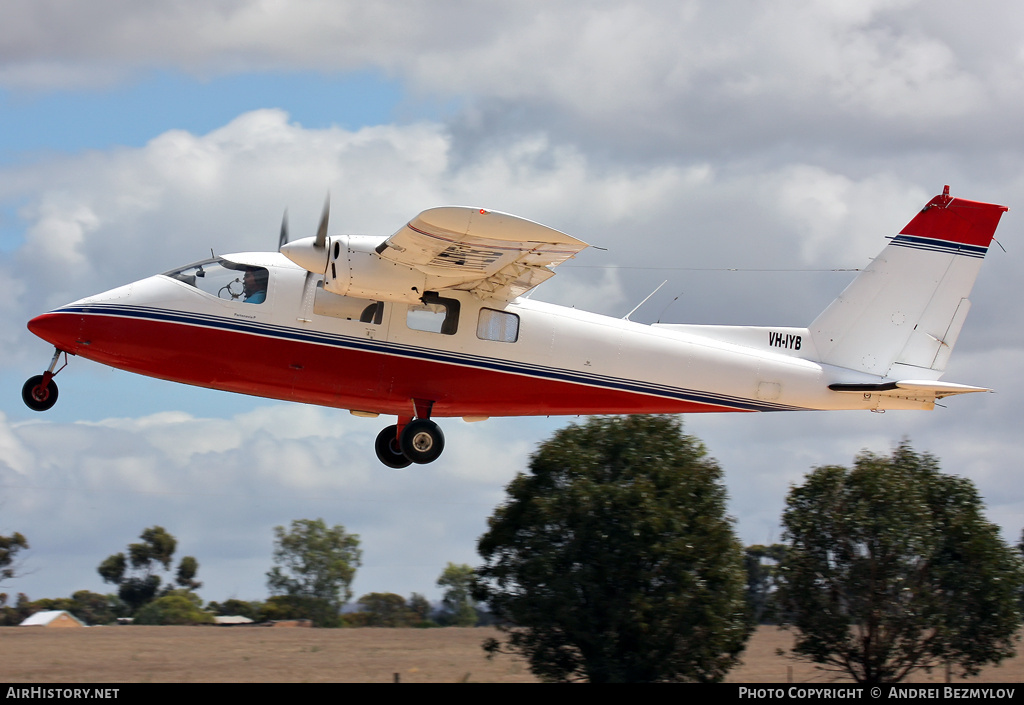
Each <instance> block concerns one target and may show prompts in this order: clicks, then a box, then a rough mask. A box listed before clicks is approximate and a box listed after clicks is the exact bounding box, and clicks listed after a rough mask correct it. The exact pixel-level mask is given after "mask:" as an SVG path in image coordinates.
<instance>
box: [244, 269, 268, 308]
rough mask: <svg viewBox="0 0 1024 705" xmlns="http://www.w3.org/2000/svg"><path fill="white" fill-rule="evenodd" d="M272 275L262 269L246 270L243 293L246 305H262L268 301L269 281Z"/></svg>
mask: <svg viewBox="0 0 1024 705" xmlns="http://www.w3.org/2000/svg"><path fill="white" fill-rule="evenodd" d="M269 276H270V274H269V272H267V270H265V269H263V268H262V267H258V268H253V269H247V270H245V276H243V277H242V287H243V290H242V293H243V294H245V303H247V304H261V303H263V302H264V301H266V300H267V280H268V278H269Z"/></svg>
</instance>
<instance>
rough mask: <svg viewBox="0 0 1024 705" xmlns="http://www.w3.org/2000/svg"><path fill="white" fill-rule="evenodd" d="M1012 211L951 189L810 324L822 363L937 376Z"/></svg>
mask: <svg viewBox="0 0 1024 705" xmlns="http://www.w3.org/2000/svg"><path fill="white" fill-rule="evenodd" d="M1007 210H1008V209H1007V208H1006V207H1005V206H997V205H995V204H992V203H979V202H977V201H967V200H964V199H962V198H953V197H951V196H950V195H949V186H947V187H946V188H945V190H944V191H943V193H942V195H940V196H936V197H935V198H933V199H932V200H931V201H930V202H929V203H928V205H926V206H925V207H924V209H923V210H922V211H921V212H920V213H918V214H917V215H916V216H915V217H914V219H913V220H911V221H910V223H909V224H908V225H907V227H905V228H903V230H902V231H900V234H899V235H897V236H896V237H895V238H894V239H893V240H892V242H890V243H889V245H888V246H887V247H886V248H885V249H884V250H882V253H881V254H880V255H879V256H878V257H876V258H875V259H874V260H873V261H872V262H871V264H870V265H869V266H868V267H867V268H866V269H864V270H863V271H862V272H861V273H860V274H859V275H858V276H857V278H856V279H854V280H853V281H852V282H851V283H850V285H849V286H848V287H847V288H846V290H845V291H843V293H842V294H841V295H840V296H839V298H838V299H836V300H835V301H833V302H832V304H831V305H830V306H829V307H828V308H826V309H825V311H824V312H822V314H821V315H820V316H818V317H817V318H816V319H815V320H814V322H813V323H812V324H811V325H810V332H811V336H812V337H813V339H814V343H815V346H816V347H817V350H818V353H819V355H820V358H821V359H820V361H821V362H824V363H827V364H830V365H836V366H838V367H846V368H849V369H853V370H859V371H862V372H867V373H869V374H876V375H879V376H882V377H886V376H894V377H909V378H916V379H937V378H938V377H939V376H940V374H941V373H942V371H943V370H944V369H945V367H946V362H947V360H948V359H949V354H950V352H951V351H952V349H953V345H954V344H955V343H956V339H957V336H958V335H959V334H960V329H961V327H962V326H963V323H964V319H965V318H966V317H967V311H968V309H969V308H970V301H969V300H968V299H967V297H968V296H969V295H970V293H971V288H972V287H973V286H974V280H975V279H976V278H977V275H978V270H979V268H980V267H981V261H982V259H983V258H984V257H985V253H986V252H987V251H988V247H989V244H990V243H991V242H992V238H993V236H994V235H995V230H996V226H997V225H998V224H999V218H1000V217H1001V216H1002V214H1003V213H1004V212H1005V211H1007Z"/></svg>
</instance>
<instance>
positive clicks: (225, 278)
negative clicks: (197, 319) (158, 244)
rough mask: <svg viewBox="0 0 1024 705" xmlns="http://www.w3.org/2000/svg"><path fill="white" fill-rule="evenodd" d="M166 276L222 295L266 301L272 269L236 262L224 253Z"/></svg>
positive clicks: (257, 301)
mask: <svg viewBox="0 0 1024 705" xmlns="http://www.w3.org/2000/svg"><path fill="white" fill-rule="evenodd" d="M165 276H168V277H171V278H172V279H177V280H178V281H180V282H185V283H186V284H188V285H189V286H194V287H195V288H197V289H199V290H200V291H205V292H206V293H207V294H210V295H211V296H216V297H217V298H219V299H224V300H226V301H243V302H245V303H247V304H261V303H263V302H264V301H266V300H267V284H268V282H269V281H270V272H268V271H267V269H266V268H265V267H254V266H252V265H245V264H236V263H234V262H229V261H227V260H226V259H223V258H220V257H218V258H216V259H208V260H204V261H202V262H197V263H195V264H190V265H189V266H187V267H183V268H181V269H175V270H173V271H170V272H165Z"/></svg>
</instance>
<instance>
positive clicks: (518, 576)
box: [474, 416, 750, 682]
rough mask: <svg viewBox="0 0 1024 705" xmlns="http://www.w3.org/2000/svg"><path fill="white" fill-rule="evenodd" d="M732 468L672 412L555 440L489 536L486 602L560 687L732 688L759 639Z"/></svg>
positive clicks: (481, 593)
mask: <svg viewBox="0 0 1024 705" xmlns="http://www.w3.org/2000/svg"><path fill="white" fill-rule="evenodd" d="M721 475H722V473H721V470H720V469H719V468H718V465H717V464H716V463H715V462H714V461H713V460H711V459H710V458H708V457H707V454H706V451H705V449H704V447H703V445H702V444H701V443H700V442H699V441H698V440H697V439H695V438H693V437H692V436H686V435H684V434H683V433H682V427H681V424H680V422H679V420H678V419H677V418H675V417H668V416H630V417H600V418H591V419H589V420H588V421H587V422H586V423H585V424H583V425H572V426H569V427H568V428H565V429H562V430H561V431H559V432H557V433H556V434H555V436H554V437H553V438H552V439H551V440H549V441H547V442H546V443H544V444H543V445H542V446H541V447H540V448H539V450H538V451H537V452H536V453H535V454H534V455H533V457H532V458H531V461H530V472H529V474H520V475H519V476H517V477H516V478H515V479H514V480H513V481H512V482H511V483H510V484H509V486H508V488H507V492H508V499H507V500H506V501H505V503H504V504H502V505H501V506H500V507H498V509H497V510H496V511H495V513H494V515H493V516H492V517H491V518H490V520H489V530H488V531H487V533H486V534H485V535H484V536H483V537H481V539H480V541H479V545H478V548H479V551H480V555H481V556H482V557H483V559H484V561H485V563H484V565H483V567H481V568H479V569H478V570H477V575H478V577H479V583H478V584H477V587H476V589H475V590H474V594H475V595H476V597H477V599H480V600H487V601H488V602H489V603H490V607H491V610H492V611H493V612H494V614H495V615H496V616H497V617H498V618H499V619H501V620H503V621H504V623H503V626H501V628H502V630H503V631H504V632H505V634H506V638H507V640H506V641H505V642H504V644H501V643H499V642H497V641H494V640H492V641H490V642H489V643H487V644H486V645H485V649H487V650H488V651H491V652H492V653H493V652H495V651H498V650H504V651H511V652H516V653H520V654H522V655H523V656H525V657H526V658H527V659H528V661H529V663H530V668H531V670H532V671H533V672H534V673H535V674H536V675H538V676H540V677H541V678H544V679H545V680H551V681H568V680H581V679H588V680H590V681H592V682H613V681H618V682H651V681H719V680H721V679H722V678H723V677H724V676H725V674H726V672H727V671H728V670H729V669H730V668H731V667H732V666H734V665H735V664H736V663H737V661H738V655H739V653H740V651H742V649H743V646H744V644H745V642H746V640H747V637H748V636H749V634H750V626H749V624H748V620H747V611H746V603H745V601H744V596H743V591H744V576H743V554H742V551H741V548H740V546H739V543H738V542H737V540H736V537H735V535H734V533H733V527H732V521H731V520H730V519H729V518H728V517H727V516H726V513H725V502H726V495H725V489H724V487H723V486H722V484H721Z"/></svg>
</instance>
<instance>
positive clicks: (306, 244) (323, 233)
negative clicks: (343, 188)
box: [278, 194, 331, 274]
mask: <svg viewBox="0 0 1024 705" xmlns="http://www.w3.org/2000/svg"><path fill="white" fill-rule="evenodd" d="M330 216H331V195H330V194H327V198H326V199H325V200H324V212H323V214H322V215H321V216H320V227H319V228H317V231H316V237H304V238H302V239H301V240H296V241H295V242H288V211H285V212H284V218H283V219H282V220H281V237H280V239H279V240H278V251H279V252H280V253H281V254H282V255H284V256H285V257H287V258H288V259H290V260H291V261H292V262H294V263H295V264H297V265H299V266H300V267H302V268H303V269H305V270H306V271H308V272H312V273H313V274H323V273H324V272H326V271H327V260H328V257H327V222H328V221H329V220H330Z"/></svg>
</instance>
